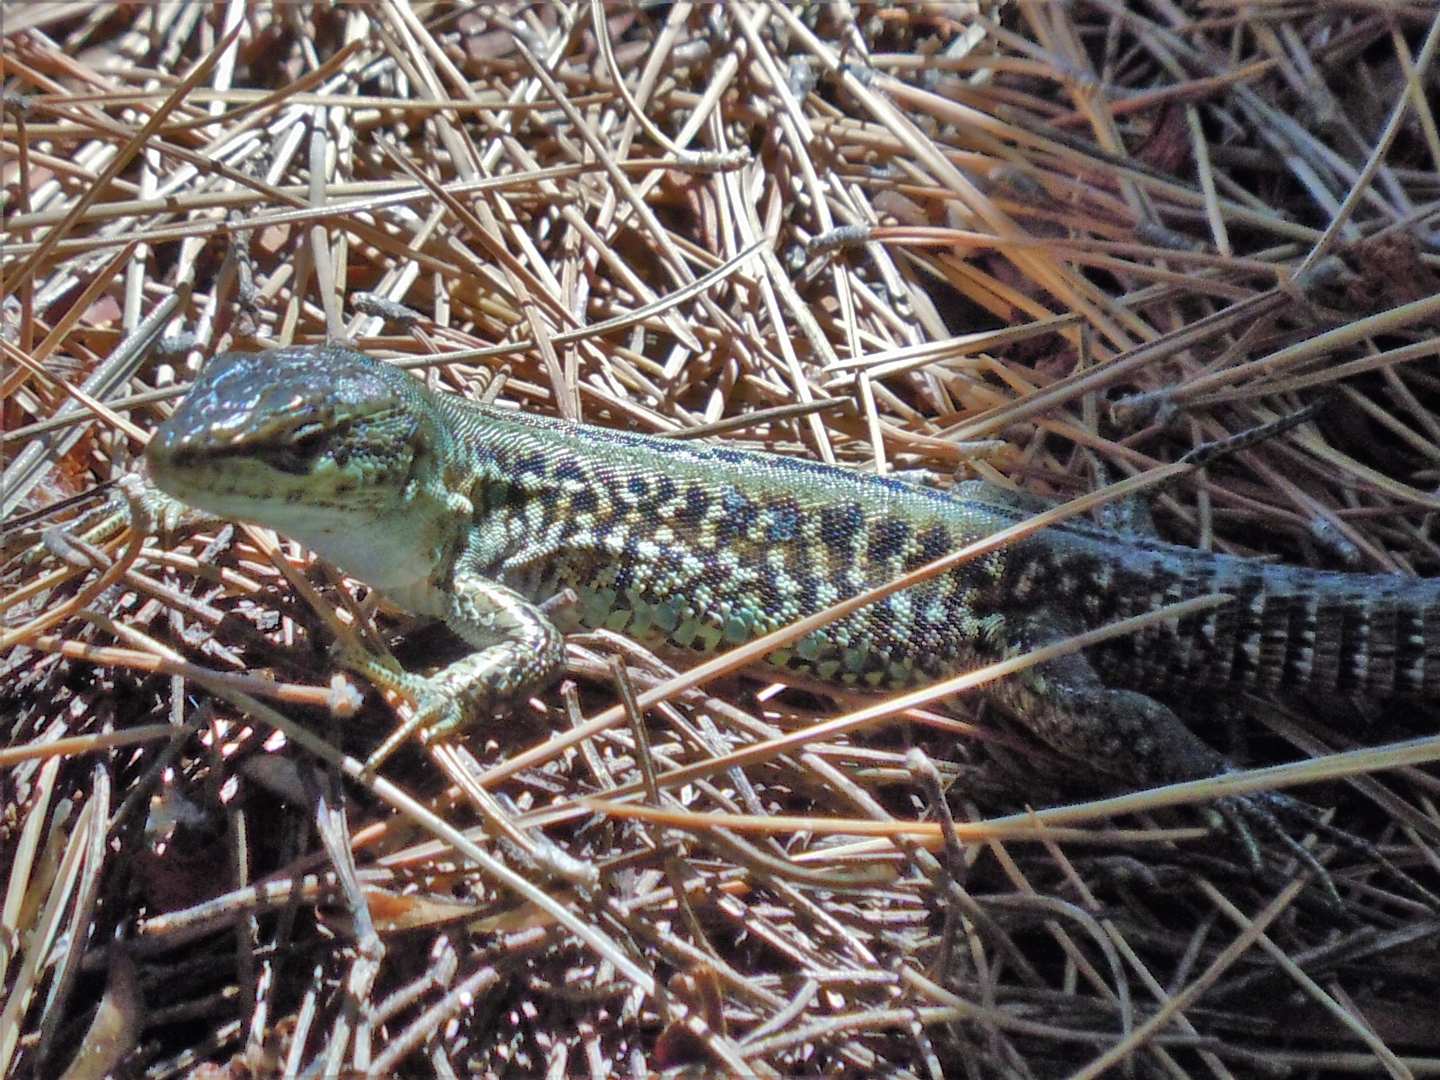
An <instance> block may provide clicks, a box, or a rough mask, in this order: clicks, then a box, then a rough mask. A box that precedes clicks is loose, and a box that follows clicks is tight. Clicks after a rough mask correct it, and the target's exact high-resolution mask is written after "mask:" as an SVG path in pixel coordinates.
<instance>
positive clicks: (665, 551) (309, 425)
mask: <svg viewBox="0 0 1440 1080" xmlns="http://www.w3.org/2000/svg"><path fill="white" fill-rule="evenodd" d="M145 462H146V466H147V469H148V473H149V477H150V482H151V483H152V484H153V485H154V487H155V488H156V489H158V492H159V493H161V494H162V497H163V498H164V499H168V500H178V502H175V503H173V504H172V505H174V506H180V505H183V506H186V507H191V508H198V510H199V511H201V512H203V513H206V514H210V515H214V517H216V518H219V519H230V520H241V521H247V522H253V523H257V524H260V525H264V526H269V527H271V528H274V529H275V530H276V531H278V532H280V533H282V534H284V535H287V536H289V537H291V538H292V539H294V540H297V541H299V542H301V543H302V544H304V545H306V546H307V547H309V548H311V549H312V550H313V551H315V552H316V553H317V554H319V555H321V556H322V557H323V558H325V559H326V560H327V561H329V562H331V563H333V564H334V565H336V566H338V567H339V568H340V569H341V570H343V571H344V572H346V573H347V574H349V575H350V576H352V577H354V578H356V579H358V580H360V581H362V582H364V583H366V584H368V585H369V586H371V587H373V588H374V589H376V590H378V591H379V592H380V593H381V594H382V595H383V596H385V597H387V598H388V599H389V600H390V601H392V602H393V603H394V604H396V605H397V606H399V607H401V608H403V609H406V610H408V611H411V612H413V613H415V614H418V615H422V616H432V617H438V618H439V619H441V620H443V621H444V622H445V623H446V624H447V625H448V626H449V627H450V628H451V629H452V630H453V631H454V632H455V633H456V634H458V635H459V637H460V638H462V639H464V641H465V642H466V643H468V645H470V646H471V647H472V648H473V650H474V651H473V652H471V653H469V654H468V655H466V656H464V657H462V658H460V659H458V660H456V661H454V662H453V663H451V664H449V665H448V666H446V667H444V668H443V669H442V670H440V671H438V672H437V673H435V674H433V675H431V676H429V677H424V676H419V675H414V674H411V673H407V672H403V671H400V670H397V669H396V668H395V667H394V666H393V662H392V663H385V662H381V661H380V660H377V659H365V658H355V657H351V658H349V659H348V661H347V663H348V664H349V666H351V667H352V668H354V669H355V670H357V671H359V672H360V673H361V674H362V675H365V676H366V677H368V678H369V679H370V680H371V681H372V682H375V683H377V684H379V685H381V686H385V687H389V688H392V689H397V690H400V691H402V692H403V693H405V694H408V695H410V696H411V697H412V698H413V699H414V701H415V703H416V710H415V712H414V714H413V717H412V720H411V722H410V723H409V724H407V725H405V727H404V728H403V729H402V731H401V732H399V733H397V735H395V736H392V737H391V739H390V740H388V741H387V743H386V744H385V745H384V746H382V747H381V749H380V750H378V751H377V752H376V755H374V756H372V758H371V759H370V761H369V762H368V763H367V766H366V768H367V771H372V770H373V769H375V768H377V767H378V766H379V763H380V761H381V760H383V757H384V755H387V754H388V753H389V752H390V751H391V750H393V749H394V746H395V745H396V744H397V742H398V741H399V740H400V739H401V738H403V737H405V736H406V735H407V734H408V733H413V731H415V730H416V729H424V730H426V731H427V732H428V734H429V735H430V736H432V737H443V736H447V735H451V734H453V733H455V732H458V731H460V730H462V729H463V728H465V727H466V726H467V725H469V724H471V723H474V722H476V720H477V719H480V718H484V717H488V716H494V715H496V714H498V713H503V712H504V711H505V710H506V709H508V708H510V707H512V706H513V705H514V704H516V703H517V702H519V701H521V700H524V699H525V698H527V697H529V696H530V695H532V694H533V693H535V692H536V691H537V690H539V689H540V688H542V687H543V686H544V685H545V684H546V683H547V682H548V681H549V680H550V679H551V678H552V677H553V676H555V675H556V673H557V672H558V671H559V669H560V668H561V666H562V660H563V643H564V632H565V631H567V630H572V629H576V628H582V627H584V628H601V627H604V628H608V629H611V630H618V631H621V632H623V633H624V634H626V635H628V636H629V637H631V638H632V639H634V640H636V641H638V642H640V643H641V644H644V645H648V646H650V647H652V648H655V649H656V650H657V651H659V652H662V653H664V654H669V655H679V656H681V657H687V656H688V657H691V658H694V659H695V660H697V661H698V660H700V659H704V658H706V657H708V656H710V655H712V654H715V653H717V652H719V651H721V650H724V649H727V648H730V647H734V646H737V645H740V644H743V643H744V642H747V641H750V640H753V639H754V638H756V637H758V636H760V635H762V634H764V633H766V632H768V631H770V630H773V629H775V628H777V627H780V626H784V625H787V624H789V623H792V622H794V621H796V620H798V619H800V618H802V617H804V616H807V615H810V614H812V613H814V612H817V611H820V610H822V609H824V608H826V607H827V606H829V605H831V604H833V603H835V602H837V601H840V600H844V599H846V598H848V597H851V596H854V595H856V594H858V593H859V592H861V591H863V590H865V589H867V588H869V587H871V586H874V585H878V584H882V583H884V582H886V581H890V580H893V579H895V578H896V577H898V576H899V575H901V574H903V573H905V572H907V571H910V570H913V569H915V568H917V567H919V566H922V565H924V564H926V563H928V562H930V561H932V560H934V559H936V558H937V557H939V556H941V555H943V554H945V553H947V552H949V551H952V550H955V549H957V548H958V547H960V546H962V545H964V544H967V543H969V542H971V541H974V540H976V539H978V538H981V537H984V536H988V535H991V534H993V533H995V532H997V531H999V530H1000V529H1002V528H1005V527H1007V526H1010V525H1012V524H1014V523H1015V522H1017V521H1020V520H1023V519H1024V518H1025V517H1027V516H1028V515H1030V514H1031V513H1032V512H1033V510H1034V505H1033V504H1034V497H1032V496H1025V495H1023V494H1021V495H1014V494H1011V493H1007V492H1006V491H1005V490H1004V489H1001V488H998V487H997V486H995V485H991V484H989V483H985V482H973V481H972V482H966V483H962V484H958V485H956V486H955V487H954V488H952V489H950V490H946V489H942V488H937V487H931V486H924V485H920V484H917V483H915V482H913V481H909V480H904V479H897V478H894V477H891V476H886V475H879V474H873V473H861V472H857V471H854V470H849V469H845V468H842V467H837V466H831V465H827V464H822V463H818V462H814V461H810V460H807V459H803V458H797V457H790V456H782V455H775V454H767V453H761V452H757V451H748V450H741V449H737V448H732V447H729V446H726V445H723V444H703V443H698V442H691V441H681V440H672V439H666V438H661V437H656V436H651V435H645V434H640V433H635V432H630V431H622V430H615V429H609V428H602V427H593V426H587V425H582V424H576V423H571V422H568V421H565V420H561V419H558V418H551V417H545V416H541V415H536V414H533V413H530V412H526V411H520V410H517V409H513V408H506V407H503V406H498V405H489V404H482V403H479V402H475V401H471V400H469V399H467V398H464V397H463V396H460V395H456V394H451V393H447V392H442V391H434V390H431V389H429V388H427V387H426V386H425V385H424V384H423V383H422V382H421V381H420V380H418V379H416V378H415V377H413V376H412V375H410V374H408V373H406V372H405V371H403V370H401V369H400V368H398V367H396V366H393V365H391V364H388V363H385V362H384V361H381V360H379V359H376V358H374V357H371V356H369V355H367V354H364V353H361V352H357V351H354V350H351V349H349V348H346V347H342V346H339V345H324V346H293V347H285V348H277V349H270V350H266V351H261V352H253V353H246V352H231V353H224V354H221V355H219V356H217V357H215V358H214V359H213V360H212V361H210V363H209V364H208V365H207V366H206V367H205V368H204V370H203V371H202V372H201V374H200V376H199V377H198V378H197V380H196V381H195V383H194V385H193V387H192V389H191V390H190V391H189V393H188V395H187V396H186V397H185V399H184V400H183V401H182V402H181V403H180V405H179V406H178V407H177V408H176V410H175V411H174V412H173V413H172V415H171V416H170V417H169V418H168V419H167V420H165V421H164V422H163V423H162V424H161V425H160V426H159V427H158V429H157V430H156V431H155V433H154V435H153V437H152V438H151V439H150V441H149V443H148V446H147V448H146V451H145ZM566 590H570V591H571V592H573V594H574V598H575V602H574V603H572V604H570V605H562V607H561V613H560V614H558V615H555V616H554V617H552V615H551V614H550V613H548V612H547V611H546V610H545V609H544V608H543V606H542V605H544V603H545V601H547V600H548V599H550V598H553V597H555V596H556V595H558V594H561V593H563V592H565V591H566ZM1214 593H1220V594H1225V595H1227V596H1228V597H1230V598H1231V599H1230V602H1229V603H1226V604H1224V605H1223V606H1220V607H1217V608H1213V609H1211V610H1208V611H1205V612H1202V613H1200V614H1196V615H1194V616H1191V617H1187V618H1184V619H1181V620H1175V621H1170V622H1163V623H1159V624H1155V625H1152V626H1150V627H1148V628H1146V629H1144V630H1142V631H1140V632H1139V633H1136V634H1133V635H1130V636H1127V637H1122V638H1117V639H1114V640H1111V641H1109V642H1107V643H1105V644H1103V645H1101V646H1097V647H1093V648H1091V649H1088V650H1085V651H1084V652H1075V653H1071V654H1068V655H1065V656H1062V657H1060V658H1059V659H1056V660H1052V661H1047V662H1044V663H1042V664H1040V665H1038V666H1037V667H1035V668H1032V669H1030V670H1029V671H1027V672H1025V673H1023V674H1022V675H1020V676H1018V677H1014V678H1010V679H1005V680H1001V681H999V682H998V683H994V684H991V686H990V687H988V688H987V689H986V690H985V691H984V692H985V693H986V694H987V696H988V697H989V698H990V699H992V700H994V701H996V702H997V703H998V704H999V705H1000V706H1001V707H1002V708H1003V709H1005V711H1007V712H1009V713H1010V714H1011V715H1013V716H1016V717H1018V718H1019V719H1020V720H1021V722H1022V723H1023V724H1024V726H1025V727H1027V728H1028V729H1029V730H1030V731H1031V732H1032V733H1033V734H1034V735H1035V736H1036V737H1038V738H1039V739H1040V740H1041V741H1042V742H1044V743H1046V744H1048V745H1049V746H1050V747H1052V748H1053V749H1055V750H1057V751H1059V752H1060V753H1061V754H1062V755H1064V756H1067V757H1070V758H1073V759H1076V760H1078V761H1081V762H1083V763H1085V765H1086V766H1087V768H1088V769H1090V770H1092V771H1094V772H1097V773H1098V774H1100V775H1101V776H1103V777H1105V778H1106V779H1107V780H1113V781H1114V782H1116V783H1118V784H1130V785H1139V786H1145V785H1153V784H1160V783H1168V782H1173V781H1179V780H1188V779H1197V778H1202V777H1207V776H1213V775H1217V774H1219V773H1222V772H1224V771H1226V770H1227V769H1228V768H1230V767H1231V766H1230V763H1229V761H1228V760H1227V759H1226V758H1225V757H1224V756H1223V755H1222V754H1221V753H1220V752H1219V751H1217V750H1215V749H1213V748H1212V747H1211V746H1210V745H1209V744H1208V743H1206V742H1205V741H1204V740H1203V739H1201V738H1200V737H1199V736H1198V735H1196V734H1195V733H1193V732H1192V731H1191V730H1190V729H1189V728H1188V727H1187V726H1186V725H1185V724H1184V723H1183V722H1182V721H1181V719H1180V718H1179V716H1178V715H1177V714H1176V713H1175V712H1174V711H1173V710H1172V709H1170V708H1169V707H1168V706H1167V705H1166V704H1164V703H1163V701H1162V700H1161V696H1157V695H1163V694H1164V693H1166V692H1169V693H1175V692H1182V693H1183V692H1187V691H1188V692H1193V691H1196V690H1199V691H1220V690H1250V691H1257V692H1260V693H1262V694H1267V695H1271V696H1275V695H1279V694H1286V693H1291V692H1296V693H1300V692H1306V693H1312V694H1324V695H1331V696H1336V695H1353V696H1355V697H1363V698H1411V699H1420V700H1423V699H1430V700H1440V579H1424V578H1406V577H1402V576H1400V575H1393V574H1361V573H1350V572H1340V571H1328V570H1317V569H1310V568H1302V567H1294V566H1287V565H1281V564H1274V563H1269V562H1261V561H1257V560H1254V559H1248V558H1243V557H1237V556H1230V555H1224V554H1215V553H1209V552H1203V551H1200V550H1198V549H1194V548H1189V547H1185V546H1182V545H1176V544H1170V543H1166V542H1163V541H1161V540H1159V539H1158V538H1149V537H1143V536H1136V535H1131V534H1128V533H1121V532H1116V531H1111V530H1107V529H1105V528H1102V527H1100V526H1099V525H1096V524H1092V523H1090V522H1088V521H1085V520H1079V519H1071V520H1069V521H1066V522H1063V523H1061V524H1059V525H1055V526H1051V527H1049V528H1047V529H1044V530H1041V531H1038V532H1036V533H1034V534H1033V535H1031V536H1030V537H1029V538H1027V539H1024V540H1021V541H1019V542H1018V543H1015V544H1013V545H1011V546H1009V547H1006V548H1003V549H1000V550H997V551H994V552H992V553H991V554H989V555H986V556H984V557H982V558H980V559H978V560H976V561H974V562H971V563H966V564H964V565H960V566H957V567H954V568H952V569H951V570H949V571H948V572H946V573H944V574H941V575H939V576H937V577H934V578H932V579H930V580H929V581H926V582H923V583H921V584H919V585H915V586H912V587H910V588H908V589H905V590H903V591H899V592H896V593H892V594H891V595H890V596H888V597H887V598H885V599H883V600H881V601H879V602H877V603H874V604H871V605H869V606H867V607H864V608H861V609H859V610H858V611H855V612H854V613H852V614H850V615H847V616H845V617H843V618H840V619H837V620H835V621H834V622H832V623H831V624H829V625H828V626H826V627H825V628H823V629H821V630H817V631H815V632H813V633H810V634H809V635H807V636H806V637H804V638H801V639H799V640H798V641H796V642H794V643H793V644H792V645H791V646H789V647H787V648H783V649H779V650H776V651H775V652H772V653H771V654H770V655H769V656H768V657H766V660H765V663H766V664H767V665H769V666H770V667H771V668H772V669H774V670H775V671H776V672H777V673H779V674H784V675H787V676H793V677H796V678H797V679H798V680H800V681H802V682H807V683H814V684H819V685H821V686H827V687H834V688H837V689H840V690H847V691H854V690H860V691H874V692H887V691H897V690H903V689H909V688H913V687H917V686H920V685H924V684H927V683H934V682H937V681H939V680H941V679H944V678H946V677H947V676H949V675H952V674H956V673H959V672H962V671H966V670H969V669H972V668H973V667H975V666H977V665H979V664H982V663H985V662H988V661H991V660H994V659H998V658H1001V657H1004V656H1008V655H1013V654H1015V653H1017V652H1019V651H1022V650H1027V649H1033V648H1036V647H1039V646H1043V645H1045V644H1047V643H1050V642H1054V641H1057V640H1060V639H1062V638H1065V637H1068V636H1071V635H1073V634H1075V633H1078V632H1082V631H1085V630H1088V629H1091V628H1094V627H1097V626H1100V625H1102V624H1104V623H1107V622H1111V621H1114V620H1117V619H1121V618H1126V617H1129V616H1132V615H1135V614H1138V613H1141V612H1144V611H1149V610H1153V609H1155V608H1157V607H1159V606H1161V605H1163V604H1167V603H1171V602H1174V601H1178V600H1185V599H1188V598H1191V597H1196V596H1204V595H1208V594H1214ZM1252 809H1253V808H1252ZM1265 813H1267V814H1268V811H1265Z"/></svg>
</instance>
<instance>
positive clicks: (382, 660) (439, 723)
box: [333, 643, 466, 779]
mask: <svg viewBox="0 0 1440 1080" xmlns="http://www.w3.org/2000/svg"><path fill="white" fill-rule="evenodd" d="M333 655H334V658H335V662H336V663H338V664H340V665H341V666H342V667H344V668H346V669H347V670H349V671H353V672H354V673H355V674H357V675H359V676H361V677H362V678H363V679H365V680H366V681H367V682H370V683H371V684H373V685H375V686H377V687H379V688H381V689H384V690H393V691H394V692H395V693H397V694H400V695H402V696H403V697H406V698H409V699H410V701H411V702H413V703H414V712H412V713H411V714H410V717H409V718H408V719H407V720H406V721H405V722H404V723H403V724H401V725H400V726H399V727H398V728H396V729H395V731H394V732H392V733H391V734H390V735H389V737H387V738H386V740H385V741H384V742H383V743H381V744H380V746H379V747H378V748H377V749H376V750H375V751H374V753H372V754H371V755H370V756H369V757H368V758H366V760H365V767H364V769H363V770H362V771H361V776H362V777H363V778H365V779H368V778H370V777H373V776H374V775H375V774H376V773H377V772H378V771H379V769H380V766H381V765H383V764H384V763H385V762H386V760H388V759H389V758H390V756H391V755H392V754H394V753H395V751H396V750H398V749H399V748H400V747H401V746H402V745H404V743H405V741H406V740H407V739H409V738H410V737H411V736H413V735H414V734H415V733H416V732H424V733H426V735H427V736H429V737H432V738H433V737H436V736H443V735H448V734H450V733H451V732H453V731H457V730H459V729H460V728H462V727H464V726H465V724H466V717H465V711H464V709H463V707H462V704H461V701H460V699H459V697H458V695H457V694H455V693H454V692H453V691H452V690H451V688H450V687H448V686H447V685H445V684H444V683H443V682H442V681H440V680H439V679H436V678H431V679H427V678H425V677H424V676H421V675H414V674H411V673H410V672H408V671H405V670H404V669H403V668H402V667H401V666H400V664H399V662H398V661H396V659H395V658H394V657H393V656H390V655H389V654H380V655H377V654H374V653H370V652H367V651H365V650H363V649H359V648H357V647H355V646H353V645H349V644H346V643H337V644H336V646H335V649H334V654H333Z"/></svg>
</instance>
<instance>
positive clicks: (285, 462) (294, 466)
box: [255, 431, 325, 476]
mask: <svg viewBox="0 0 1440 1080" xmlns="http://www.w3.org/2000/svg"><path fill="white" fill-rule="evenodd" d="M324 450H325V434H324V432H320V431H316V432H313V433H311V434H307V435H303V436H301V437H299V438H297V439H292V440H291V441H290V442H288V443H286V444H285V445H284V446H269V447H264V448H259V447H257V448H256V450H255V456H256V457H258V458H259V459H260V460H261V461H263V462H265V464H266V465H269V466H270V467H271V468H272V469H274V470H275V471H277V472H283V473H289V474H291V475H292V476H304V475H305V474H306V473H308V472H310V471H311V470H312V469H313V468H314V466H315V460H316V458H318V457H319V456H320V455H321V453H323V452H324Z"/></svg>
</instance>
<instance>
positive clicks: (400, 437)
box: [145, 345, 432, 540]
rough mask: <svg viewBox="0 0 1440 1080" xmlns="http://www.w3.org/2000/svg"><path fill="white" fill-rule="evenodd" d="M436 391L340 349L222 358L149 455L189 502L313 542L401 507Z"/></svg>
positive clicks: (164, 483) (162, 484)
mask: <svg viewBox="0 0 1440 1080" xmlns="http://www.w3.org/2000/svg"><path fill="white" fill-rule="evenodd" d="M427 394H428V392H427V391H426V390H425V388H424V387H423V386H422V385H421V384H420V383H419V382H417V381H416V380H415V379H413V378H412V377H411V376H409V375H407V374H406V373H405V372H403V371H401V370H399V369H398V368H394V367H391V366H390V365H389V364H385V363H383V362H381V361H379V360H376V359H374V358H373V357H370V356H366V355H364V354H363V353H357V352H352V351H350V350H348V349H343V348H338V347H336V346H330V345H326V346H318V347H294V348H286V349H271V350H267V351H265V352H259V353H224V354H222V355H220V356H217V357H215V359H214V360H212V361H211V362H210V363H209V364H208V365H207V366H206V368H205V370H204V371H203V372H202V373H201V375H200V377H199V378H198V379H196V381H195V385H194V387H193V388H192V389H191V391H190V393H189V394H188V395H187V396H186V397H185V399H184V401H182V402H181V403H180V405H179V406H178V407H177V408H176V410H175V412H174V414H173V415H172V416H171V417H170V419H168V420H166V421H165V422H164V423H163V424H161V425H160V427H159V428H158V429H157V430H156V432H155V434H154V436H153V437H152V438H151V440H150V444H149V446H148V447H147V448H146V451H145V460H146V463H147V465H148V467H149V470H150V475H151V478H152V479H153V480H154V482H155V484H156V486H158V487H159V488H160V489H161V490H163V491H165V492H167V493H169V494H170V495H173V496H175V497H176V498H178V499H180V500H181V501H182V502H186V503H189V504H190V505H192V506H196V507H199V508H200V509H202V510H208V511H210V512H212V513H215V514H218V515H221V516H223V517H228V518H234V519H237V520H241V521H251V522H256V523H258V524H261V525H268V526H270V527H272V528H275V529H278V530H279V531H281V532H284V533H287V534H289V535H291V536H294V537H295V538H296V539H302V540H303V539H306V538H307V534H313V533H314V532H315V531H316V530H317V529H318V530H320V531H321V532H324V533H326V534H333V533H334V532H335V531H337V530H344V529H351V528H353V529H362V530H363V529H364V528H365V527H366V525H367V524H372V525H373V523H374V521H375V519H376V517H377V516H383V514H384V513H385V512H386V511H387V510H390V509H392V508H395V507H397V506H398V505H400V504H401V502H402V499H401V495H402V493H403V492H404V490H405V488H406V485H407V484H408V483H409V482H410V478H411V476H412V474H413V471H414V468H415V464H416V462H417V460H418V459H419V458H420V457H421V456H422V455H424V454H425V453H427V449H426V447H427V442H428V437H429V435H430V434H432V433H430V432H428V431H427V430H426V428H427V425H428V421H427V420H426V417H427V416H428V415H429V410H428V409H427V408H425V402H426V400H427Z"/></svg>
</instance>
